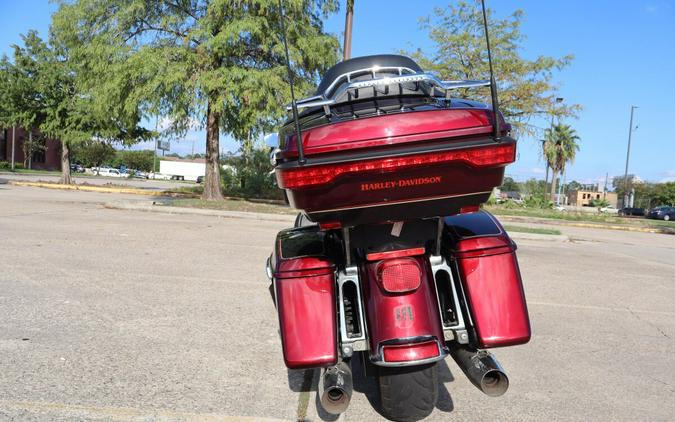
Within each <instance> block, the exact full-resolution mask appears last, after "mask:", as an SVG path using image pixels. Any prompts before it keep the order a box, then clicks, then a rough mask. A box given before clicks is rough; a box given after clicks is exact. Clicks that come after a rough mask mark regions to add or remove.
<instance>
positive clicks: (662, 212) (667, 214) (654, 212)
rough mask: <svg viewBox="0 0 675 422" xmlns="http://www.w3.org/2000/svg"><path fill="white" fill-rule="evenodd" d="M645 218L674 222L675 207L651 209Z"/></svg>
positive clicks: (665, 206)
mask: <svg viewBox="0 0 675 422" xmlns="http://www.w3.org/2000/svg"><path fill="white" fill-rule="evenodd" d="M647 218H653V219H658V220H665V221H670V220H675V207H669V206H667V205H664V206H661V207H655V208H652V209H651V210H650V211H649V213H648V214H647Z"/></svg>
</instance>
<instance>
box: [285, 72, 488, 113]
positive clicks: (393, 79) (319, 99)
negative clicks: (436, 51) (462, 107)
mask: <svg viewBox="0 0 675 422" xmlns="http://www.w3.org/2000/svg"><path fill="white" fill-rule="evenodd" d="M378 73H379V74H383V73H386V74H388V75H391V74H392V73H393V74H397V75H398V76H383V77H378ZM368 74H370V75H371V76H372V79H368V80H358V81H352V79H354V78H355V77H358V76H361V75H368ZM343 81H344V82H346V84H345V83H344V82H343ZM409 83H414V84H424V85H426V86H427V87H428V88H430V89H438V90H440V91H442V92H443V94H444V96H445V99H446V100H447V99H449V98H450V91H452V90H455V89H461V88H477V87H482V86H489V85H490V81H485V80H475V81H473V80H462V81H442V80H440V79H438V78H437V77H436V76H435V75H433V74H432V73H428V72H415V71H414V70H412V69H410V68H407V67H384V66H383V67H379V66H374V67H370V68H364V69H358V70H354V71H351V72H348V73H343V74H342V75H340V76H338V77H337V78H335V79H334V80H333V81H332V82H331V84H330V85H329V86H328V88H326V89H325V91H324V92H323V94H322V95H315V96H313V97H308V98H303V99H301V100H298V101H296V106H297V108H298V109H306V108H313V107H323V109H324V113H325V114H326V115H330V114H331V111H330V107H331V106H334V105H337V104H338V103H340V102H341V101H340V100H341V99H342V97H344V96H345V95H346V94H348V93H351V92H353V91H356V94H357V95H356V96H357V97H358V90H359V89H364V88H374V89H375V88H377V87H383V86H390V85H398V86H399V91H400V92H402V90H403V88H402V85H403V84H409ZM338 85H339V87H338ZM336 87H338V88H336ZM292 108H293V106H292V104H291V105H287V106H286V109H287V110H289V111H290V110H292Z"/></svg>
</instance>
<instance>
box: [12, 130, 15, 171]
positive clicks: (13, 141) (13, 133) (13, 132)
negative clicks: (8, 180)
mask: <svg viewBox="0 0 675 422" xmlns="http://www.w3.org/2000/svg"><path fill="white" fill-rule="evenodd" d="M15 141H16V126H12V171H14V146H15V145H16V142H15Z"/></svg>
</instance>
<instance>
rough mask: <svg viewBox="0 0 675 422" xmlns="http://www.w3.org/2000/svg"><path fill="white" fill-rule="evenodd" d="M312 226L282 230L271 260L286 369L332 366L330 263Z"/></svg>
mask: <svg viewBox="0 0 675 422" xmlns="http://www.w3.org/2000/svg"><path fill="white" fill-rule="evenodd" d="M326 236H327V235H326V233H324V232H321V231H319V230H318V227H317V226H313V227H305V228H295V229H289V230H283V231H281V232H279V234H278V235H277V241H276V246H275V250H274V254H273V256H272V263H273V279H274V291H275V300H276V306H277V311H278V313H279V328H280V333H281V342H282V346H283V352H284V361H285V363H286V366H287V367H288V368H292V369H294V368H311V367H322V366H330V365H334V364H336V363H337V326H336V309H335V306H336V305H335V300H336V299H335V265H334V264H333V262H332V260H331V259H329V258H328V256H327V251H326V250H327V248H326V243H327V240H326Z"/></svg>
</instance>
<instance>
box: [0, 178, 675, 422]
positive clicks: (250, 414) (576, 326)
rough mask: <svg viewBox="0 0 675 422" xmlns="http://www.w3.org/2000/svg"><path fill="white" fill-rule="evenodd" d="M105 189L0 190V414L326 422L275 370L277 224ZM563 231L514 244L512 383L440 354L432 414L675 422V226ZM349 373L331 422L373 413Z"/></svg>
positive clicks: (367, 389)
mask: <svg viewBox="0 0 675 422" xmlns="http://www.w3.org/2000/svg"><path fill="white" fill-rule="evenodd" d="M112 195H113V194H102V193H92V192H75V191H53V190H49V189H40V188H29V187H19V186H11V185H0V242H1V244H0V420H17V421H24V420H36V421H80V420H81V421H91V420H95V421H99V420H105V421H109V420H110V421H155V420H159V421H216V420H218V421H252V420H261V421H266V420H297V419H298V418H299V416H300V417H302V418H306V419H307V420H312V421H314V420H322V419H324V420H334V418H330V417H327V416H326V415H325V414H322V412H320V411H319V410H317V406H316V403H317V400H316V382H317V380H318V378H317V374H316V373H314V372H307V373H305V372H304V371H287V370H286V369H285V367H284V365H283V360H282V355H281V347H280V343H279V337H278V332H277V330H278V327H277V320H276V314H275V309H274V306H273V304H272V301H271V299H270V296H269V292H268V290H267V287H268V281H267V279H266V277H265V275H264V261H265V259H266V257H267V256H268V254H269V252H270V247H271V245H272V242H273V240H274V236H275V234H276V232H277V231H278V230H280V229H282V228H284V227H285V226H286V224H287V223H284V222H279V221H266V220H255V219H246V218H222V217H214V216H205V215H174V214H162V213H151V212H142V211H132V210H118V209H108V208H105V207H103V203H105V202H108V201H110V198H111V196H112ZM114 196H115V197H116V198H119V199H132V197H131V196H130V195H129V196H125V195H114ZM560 230H561V231H562V232H563V234H567V235H569V236H570V237H571V238H572V241H571V242H544V241H536V240H521V241H519V249H518V256H519V259H520V264H521V271H522V274H523V278H524V282H525V291H526V295H527V298H528V305H529V310H530V317H531V319H532V327H533V334H534V335H533V338H532V341H531V342H530V343H529V344H527V345H524V346H517V347H509V348H504V349H497V350H495V351H494V353H495V355H496V356H497V358H498V359H499V360H500V362H501V363H502V364H503V366H504V367H505V369H506V370H507V372H508V374H509V377H510V381H511V388H510V390H509V391H508V392H507V394H506V395H505V396H503V397H500V398H489V397H487V396H484V395H483V394H482V393H480V392H479V391H478V390H477V389H476V388H475V387H473V386H472V385H471V384H470V383H469V382H468V380H467V379H466V378H465V377H464V375H463V374H462V372H461V371H460V370H459V369H458V367H457V366H456V365H455V364H454V362H452V360H450V359H448V360H447V361H446V362H445V363H442V364H441V380H440V382H441V386H440V387H441V394H440V400H439V403H438V405H437V409H436V410H435V411H434V412H433V414H432V415H431V416H430V417H429V418H428V419H427V420H429V421H454V420H457V421H459V420H462V421H478V420H481V421H483V420H518V421H521V420H532V421H534V420H536V421H541V420H565V421H588V420H613V421H635V420H650V421H667V420H673V418H674V417H675V400H674V399H673V398H674V397H675V382H674V381H673V377H672V374H673V373H674V372H675V340H674V338H675V337H674V336H675V306H674V305H673V303H675V236H667V235H659V234H647V233H631V232H613V231H607V230H594V229H575V228H568V227H560ZM575 230H576V231H575ZM355 377H356V391H355V393H354V397H353V399H352V404H351V405H350V408H349V409H348V411H347V412H346V413H345V414H344V415H342V416H341V418H340V420H348V421H378V420H383V419H382V417H381V416H380V415H379V414H378V413H377V411H376V410H375V407H376V405H377V399H376V397H377V391H376V388H375V385H374V384H373V383H372V382H371V381H368V380H364V379H363V378H362V377H360V376H359V375H358V374H356V376H355ZM307 380H309V381H307ZM303 390H309V391H303Z"/></svg>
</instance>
